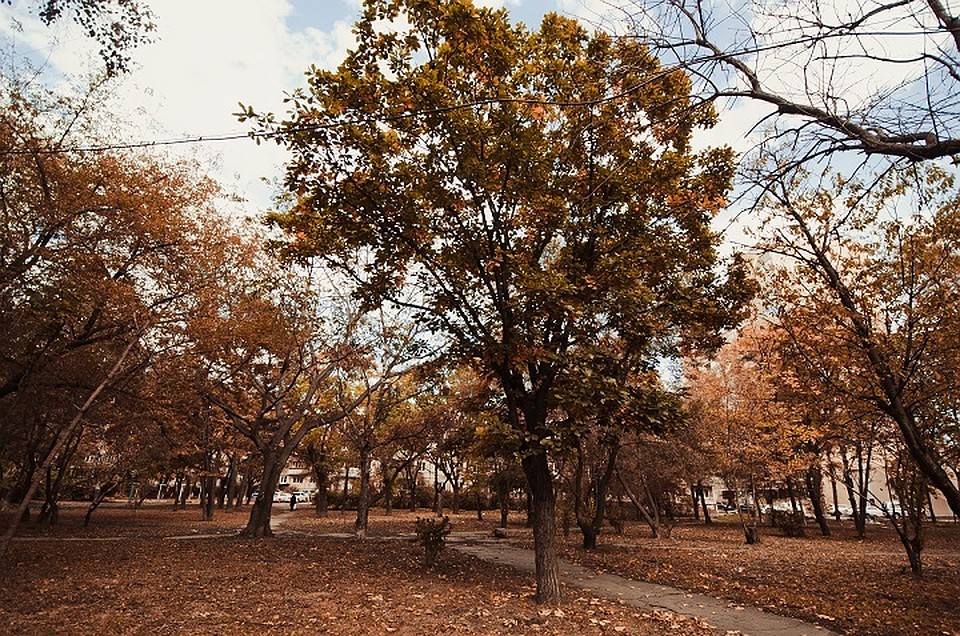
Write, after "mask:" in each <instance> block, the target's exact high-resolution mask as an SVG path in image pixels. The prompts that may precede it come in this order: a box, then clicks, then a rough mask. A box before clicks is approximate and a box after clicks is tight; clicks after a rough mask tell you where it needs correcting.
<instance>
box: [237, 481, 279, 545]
mask: <svg viewBox="0 0 960 636" xmlns="http://www.w3.org/2000/svg"><path fill="white" fill-rule="evenodd" d="M272 512H273V494H272V493H271V494H270V496H269V497H265V496H264V493H263V491H261V492H260V496H258V497H257V498H256V499H255V500H254V501H253V507H252V508H250V518H249V520H248V521H247V525H246V527H245V528H244V529H243V530H241V531H240V536H242V537H250V538H266V537H272V536H273V529H272V528H271V527H270V515H271V513H272Z"/></svg>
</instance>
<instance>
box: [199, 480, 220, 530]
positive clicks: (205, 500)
mask: <svg viewBox="0 0 960 636" xmlns="http://www.w3.org/2000/svg"><path fill="white" fill-rule="evenodd" d="M216 487H217V478H216V477H215V476H213V475H204V476H203V477H201V479H200V488H201V492H200V512H201V518H202V519H203V520H204V521H213V509H214V502H215V498H214V495H215V491H216Z"/></svg>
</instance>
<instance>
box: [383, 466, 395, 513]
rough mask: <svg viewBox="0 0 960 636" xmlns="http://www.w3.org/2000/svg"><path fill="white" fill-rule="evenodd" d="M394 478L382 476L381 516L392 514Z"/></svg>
mask: <svg viewBox="0 0 960 636" xmlns="http://www.w3.org/2000/svg"><path fill="white" fill-rule="evenodd" d="M394 479H396V477H387V475H386V471H385V472H384V476H383V514H385V515H387V516H388V517H389V516H390V515H391V514H393V481H394Z"/></svg>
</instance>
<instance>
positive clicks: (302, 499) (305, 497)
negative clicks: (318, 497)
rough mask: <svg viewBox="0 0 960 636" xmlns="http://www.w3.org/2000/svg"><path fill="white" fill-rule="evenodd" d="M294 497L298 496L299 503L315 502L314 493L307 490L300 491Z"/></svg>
mask: <svg viewBox="0 0 960 636" xmlns="http://www.w3.org/2000/svg"><path fill="white" fill-rule="evenodd" d="M293 494H294V495H296V496H297V503H310V502H311V501H313V493H312V492H307V491H306V490H299V491H297V492H295V493H293Z"/></svg>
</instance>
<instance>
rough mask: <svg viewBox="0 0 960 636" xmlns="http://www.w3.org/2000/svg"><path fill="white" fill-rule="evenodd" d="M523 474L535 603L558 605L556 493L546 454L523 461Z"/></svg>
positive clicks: (542, 452)
mask: <svg viewBox="0 0 960 636" xmlns="http://www.w3.org/2000/svg"><path fill="white" fill-rule="evenodd" d="M522 464H523V473H524V475H525V476H526V478H527V487H528V489H529V492H530V496H531V500H532V501H531V503H532V505H531V513H532V515H531V522H532V525H533V551H534V562H535V565H536V581H537V593H536V602H537V603H539V604H543V605H557V604H559V603H560V597H561V595H560V562H559V559H558V558H557V548H556V534H557V520H556V518H555V516H554V515H555V514H556V493H555V491H554V487H553V475H552V474H551V473H550V465H549V464H548V463H547V456H546V451H544V450H541V451H540V452H537V453H534V454H530V455H527V456H526V457H524V458H523V461H522Z"/></svg>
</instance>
